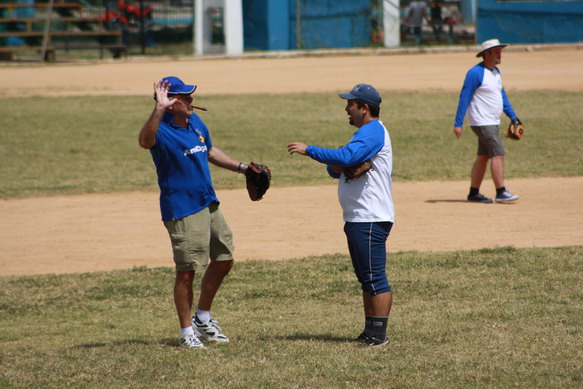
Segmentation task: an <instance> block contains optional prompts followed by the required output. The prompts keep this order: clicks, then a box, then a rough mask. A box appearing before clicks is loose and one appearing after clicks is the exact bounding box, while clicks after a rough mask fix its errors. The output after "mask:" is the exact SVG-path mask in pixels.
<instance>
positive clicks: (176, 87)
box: [162, 76, 196, 95]
mask: <svg viewBox="0 0 583 389" xmlns="http://www.w3.org/2000/svg"><path fill="white" fill-rule="evenodd" d="M164 81H168V83H169V84H170V89H168V94H169V95H189V94H191V93H192V92H194V90H195V89H196V85H186V84H185V83H184V82H182V80H181V79H180V78H178V77H174V76H170V77H164V78H163V79H162V83H164Z"/></svg>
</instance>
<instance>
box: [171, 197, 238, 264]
mask: <svg viewBox="0 0 583 389" xmlns="http://www.w3.org/2000/svg"><path fill="white" fill-rule="evenodd" d="M164 226H166V229H167V230H168V234H169V235H170V241H171V242H172V252H173V253H174V263H175V264H176V270H178V271H192V270H205V269H206V267H207V265H208V260H209V258H210V259H211V260H212V261H230V260H232V259H233V251H234V250H235V247H234V246H233V233H232V232H231V228H230V227H229V225H228V224H227V221H226V220H225V218H224V217H223V214H222V213H221V211H220V209H219V204H217V203H212V204H211V205H209V206H208V207H207V208H205V209H203V210H201V211H199V212H197V213H195V214H193V215H190V216H187V217H185V218H182V219H178V220H170V221H165V222H164Z"/></svg>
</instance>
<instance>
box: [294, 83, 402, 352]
mask: <svg viewBox="0 0 583 389" xmlns="http://www.w3.org/2000/svg"><path fill="white" fill-rule="evenodd" d="M339 96H340V97H341V98H343V99H346V100H347V104H346V108H345V110H346V112H347V114H348V120H349V123H350V124H351V125H353V126H354V127H356V128H358V130H357V131H356V132H355V133H354V135H353V136H352V138H351V139H350V141H349V142H348V143H347V144H346V145H345V146H343V147H340V148H338V149H326V148H321V147H316V146H313V145H309V146H308V145H306V144H304V143H301V142H294V143H290V144H289V145H288V151H289V152H290V154H294V153H297V154H300V155H305V156H308V157H310V158H312V159H314V160H316V161H318V162H320V163H324V164H326V165H327V171H328V174H329V175H330V176H331V177H333V178H336V179H339V181H338V199H339V201H340V205H341V206H342V212H343V219H344V222H345V224H344V232H345V234H346V238H347V241H348V249H349V252H350V257H351V259H352V265H353V268H354V272H355V274H356V277H357V278H358V281H359V282H360V284H361V289H362V298H363V304H364V315H365V326H364V331H363V332H362V333H361V334H360V335H359V336H358V338H357V339H356V340H357V341H359V342H361V343H362V344H363V345H366V346H381V345H385V344H387V343H389V338H388V337H387V324H388V320H389V313H390V311H391V306H392V303H393V295H392V292H391V286H390V285H389V281H388V279H387V273H386V262H387V250H386V241H387V238H388V236H389V233H390V231H391V227H392V226H393V222H394V213H395V212H394V207H393V196H392V166H393V160H392V158H393V153H392V148H391V139H390V137H389V133H388V131H387V129H386V128H385V126H384V125H383V123H382V122H381V121H380V120H379V114H380V104H381V96H380V95H379V93H378V92H377V90H376V89H375V88H374V87H372V86H371V85H368V84H358V85H356V86H355V87H354V88H352V90H351V91H350V92H348V93H341V94H340V95H339ZM365 161H369V162H370V164H371V169H370V170H368V172H367V173H365V174H364V175H362V176H360V177H358V178H353V179H350V178H347V176H346V174H345V170H344V169H345V168H347V167H352V166H355V165H359V164H361V163H363V162H365Z"/></svg>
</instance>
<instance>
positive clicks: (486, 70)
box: [453, 39, 520, 203]
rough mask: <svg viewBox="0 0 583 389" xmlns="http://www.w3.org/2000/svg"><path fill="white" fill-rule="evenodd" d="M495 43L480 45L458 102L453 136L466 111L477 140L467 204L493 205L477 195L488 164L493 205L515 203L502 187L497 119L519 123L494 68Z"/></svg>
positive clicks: (497, 61) (497, 57)
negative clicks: (479, 60)
mask: <svg viewBox="0 0 583 389" xmlns="http://www.w3.org/2000/svg"><path fill="white" fill-rule="evenodd" d="M506 46H507V45H506V44H501V43H500V41H499V40H498V39H490V40H487V41H485V42H484V43H482V47H481V50H480V52H479V53H478V54H477V57H482V62H480V63H479V64H477V65H475V66H474V67H472V68H471V69H470V70H469V71H468V73H467V74H466V78H465V80H464V85H463V87H462V90H461V93H460V98H459V102H458V108H457V113H456V116H455V123H454V128H453V132H454V134H455V135H456V136H457V137H458V138H459V137H460V136H461V135H462V128H463V127H462V126H463V122H464V116H465V115H466V111H467V112H468V122H469V124H470V126H471V128H472V131H474V133H475V134H476V135H477V136H478V155H477V157H476V160H475V162H474V165H473V167H472V173H471V183H470V193H469V194H468V201H471V202H477V203H492V202H493V200H492V199H491V198H488V197H486V196H484V195H482V194H481V193H480V185H481V184H482V180H483V179H484V175H485V174H486V169H487V167H488V161H490V169H491V173H492V180H493V181H494V186H495V187H496V202H498V203H502V202H509V201H515V200H518V196H517V195H515V194H513V193H511V192H510V191H509V190H507V189H506V187H505V186H504V146H503V145H502V140H501V139H500V116H501V115H502V112H504V113H505V114H506V115H507V116H508V117H509V118H510V120H512V121H513V122H515V121H516V122H518V123H520V119H518V117H517V116H516V114H515V113H514V110H513V109H512V105H510V101H509V100H508V97H506V92H505V91H504V87H503V86H502V78H501V77H500V70H499V69H498V68H497V67H496V65H499V64H500V62H501V59H502V49H503V48H504V47H506Z"/></svg>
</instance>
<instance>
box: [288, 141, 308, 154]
mask: <svg viewBox="0 0 583 389" xmlns="http://www.w3.org/2000/svg"><path fill="white" fill-rule="evenodd" d="M307 147H308V146H307V145H306V144H304V143H301V142H293V143H290V144H289V145H287V151H288V152H289V153H290V154H293V153H297V154H300V155H307V154H306V148H307Z"/></svg>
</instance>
